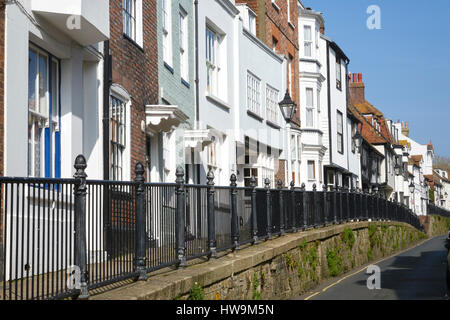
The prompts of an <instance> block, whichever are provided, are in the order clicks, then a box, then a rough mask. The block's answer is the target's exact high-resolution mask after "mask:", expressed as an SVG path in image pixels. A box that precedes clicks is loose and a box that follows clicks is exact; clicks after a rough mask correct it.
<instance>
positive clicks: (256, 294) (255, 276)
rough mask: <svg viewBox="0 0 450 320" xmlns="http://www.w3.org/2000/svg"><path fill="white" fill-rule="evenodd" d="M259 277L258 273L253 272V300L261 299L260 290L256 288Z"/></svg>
mask: <svg viewBox="0 0 450 320" xmlns="http://www.w3.org/2000/svg"><path fill="white" fill-rule="evenodd" d="M258 287H259V279H258V274H257V273H256V272H255V273H254V274H253V300H261V292H259V290H258Z"/></svg>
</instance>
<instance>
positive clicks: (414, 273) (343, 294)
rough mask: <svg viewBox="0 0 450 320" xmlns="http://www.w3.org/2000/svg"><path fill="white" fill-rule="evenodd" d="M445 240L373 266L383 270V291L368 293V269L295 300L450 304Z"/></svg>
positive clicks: (365, 268)
mask: <svg viewBox="0 0 450 320" xmlns="http://www.w3.org/2000/svg"><path fill="white" fill-rule="evenodd" d="M445 239H446V237H445V236H438V237H435V238H432V239H430V240H428V241H426V242H424V243H421V244H420V245H418V246H416V247H414V248H412V249H409V250H406V251H404V252H402V253H399V254H397V255H394V256H392V257H389V258H387V259H385V260H381V261H379V262H375V263H373V264H374V265H376V266H378V267H380V270H381V273H380V275H381V276H380V289H372V290H370V289H368V286H367V282H368V278H369V277H370V276H371V274H366V271H367V267H368V266H365V267H364V268H359V269H357V270H355V271H353V272H349V273H348V274H346V275H344V276H342V277H340V278H334V279H332V280H330V281H328V282H327V283H324V284H322V285H321V286H320V287H318V288H316V289H315V290H313V291H312V292H309V293H307V294H305V295H302V296H300V297H298V298H295V299H294V300H305V299H306V300H450V298H449V296H450V293H449V292H447V287H446V282H445V281H446V280H445V277H446V267H447V249H446V248H445V246H444V245H445ZM370 283H373V281H370Z"/></svg>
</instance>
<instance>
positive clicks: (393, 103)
mask: <svg viewBox="0 0 450 320" xmlns="http://www.w3.org/2000/svg"><path fill="white" fill-rule="evenodd" d="M301 1H302V3H303V4H304V5H305V7H310V8H311V9H313V10H315V11H319V12H322V13H323V16H324V18H325V35H327V36H328V37H330V38H331V39H333V41H335V42H336V43H337V44H338V45H339V46H340V47H341V49H342V50H343V51H344V52H345V53H346V55H347V56H348V57H349V58H350V64H349V72H350V73H362V74H363V82H364V83H365V86H366V90H365V92H366V100H368V101H369V102H370V103H372V104H373V105H374V106H375V107H377V108H378V109H379V110H380V111H382V112H383V113H384V114H385V116H386V117H387V118H390V119H392V120H393V121H395V122H397V120H402V121H406V122H408V126H409V128H410V137H411V138H412V139H414V140H416V141H417V142H419V143H422V144H424V143H428V142H430V140H432V141H433V144H434V147H435V153H436V154H437V155H440V156H446V157H450V80H449V79H450V78H449V75H450V21H449V20H450V18H449V15H448V13H449V12H450V1H449V0H432V1H418V0H409V1H408V0H301ZM371 5H377V6H378V7H379V8H380V13H381V15H380V18H381V19H380V21H381V29H374V30H370V29H369V28H368V27H367V20H368V19H369V18H370V17H371V16H372V12H371V13H370V14H369V13H367V9H368V8H369V7H370V6H371Z"/></svg>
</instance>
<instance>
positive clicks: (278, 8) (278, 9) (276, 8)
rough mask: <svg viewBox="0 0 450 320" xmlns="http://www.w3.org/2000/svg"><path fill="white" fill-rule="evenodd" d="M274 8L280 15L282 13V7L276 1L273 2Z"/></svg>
mask: <svg viewBox="0 0 450 320" xmlns="http://www.w3.org/2000/svg"><path fill="white" fill-rule="evenodd" d="M272 7H274V8H275V10H277V12H278V13H280V7H279V6H278V5H277V4H276V3H275V2H274V1H272Z"/></svg>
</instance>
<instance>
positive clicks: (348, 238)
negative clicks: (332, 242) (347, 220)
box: [341, 227, 355, 250]
mask: <svg viewBox="0 0 450 320" xmlns="http://www.w3.org/2000/svg"><path fill="white" fill-rule="evenodd" d="M341 239H342V242H344V243H345V244H346V245H347V247H348V249H349V250H352V248H353V245H354V244H355V235H354V234H353V230H352V229H350V228H348V227H346V228H345V229H344V232H343V233H342V234H341Z"/></svg>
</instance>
